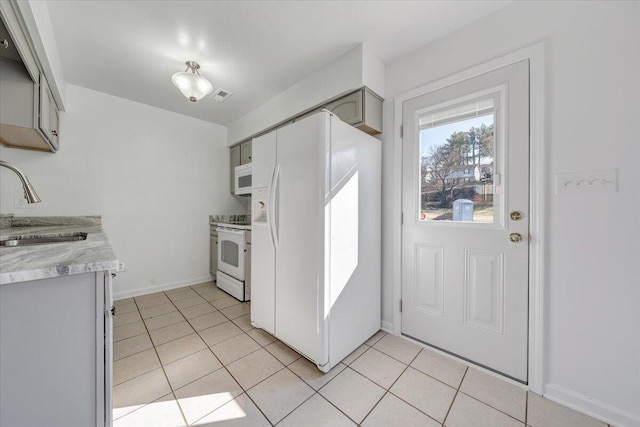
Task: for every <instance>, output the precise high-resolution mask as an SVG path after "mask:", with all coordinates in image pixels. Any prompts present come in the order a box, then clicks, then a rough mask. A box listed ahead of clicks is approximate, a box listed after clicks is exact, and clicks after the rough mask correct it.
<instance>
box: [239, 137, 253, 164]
mask: <svg viewBox="0 0 640 427" xmlns="http://www.w3.org/2000/svg"><path fill="white" fill-rule="evenodd" d="M247 163H251V141H245V142H243V143H242V144H240V164H241V165H245V164H247Z"/></svg>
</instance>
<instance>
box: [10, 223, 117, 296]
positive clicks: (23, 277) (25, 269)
mask: <svg viewBox="0 0 640 427" xmlns="http://www.w3.org/2000/svg"><path fill="white" fill-rule="evenodd" d="M76 232H84V233H87V239H86V240H81V241H76V242H64V243H52V244H44V245H33V246H17V247H4V246H0V285H4V284H9V283H17V282H24V281H28V280H38V279H47V278H51V277H58V276H66V275H72V274H80V273H88V272H94V271H104V270H115V269H117V268H118V260H117V259H116V256H115V254H114V252H113V249H112V248H111V245H110V244H109V240H108V239H107V235H106V234H105V232H104V230H103V229H102V225H101V220H100V217H12V216H3V217H2V218H0V239H1V240H4V239H7V238H10V237H14V236H20V235H34V234H38V235H47V236H55V235H60V234H65V233H76Z"/></svg>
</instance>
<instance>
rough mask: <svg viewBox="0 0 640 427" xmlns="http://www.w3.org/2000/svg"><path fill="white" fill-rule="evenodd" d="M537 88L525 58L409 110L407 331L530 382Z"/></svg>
mask: <svg viewBox="0 0 640 427" xmlns="http://www.w3.org/2000/svg"><path fill="white" fill-rule="evenodd" d="M528 94H529V64H528V61H521V62H518V63H516V64H513V65H510V66H508V67H504V68H501V69H498V70H495V71H492V72H489V73H486V74H483V75H480V76H477V77H474V78H471V79H468V80H465V81H462V82H460V83H457V84H454V85H451V86H447V87H445V88H442V89H439V90H436V91H433V92H430V93H427V94H425V95H422V96H420V97H417V98H413V99H411V100H408V101H406V102H404V103H403V107H402V108H403V128H404V134H405V135H404V138H403V196H402V200H403V202H402V203H403V208H402V209H403V217H404V219H405V220H404V224H403V226H402V242H403V243H402V245H403V246H402V301H403V308H402V333H403V334H404V335H407V336H410V337H412V338H415V339H417V340H420V341H422V342H425V343H427V344H430V345H433V346H435V347H437V348H440V349H443V350H445V351H447V352H450V353H453V354H456V355H458V356H460V357H463V358H465V359H468V360H470V361H473V362H475V363H478V364H480V365H483V366H485V367H488V368H490V369H493V370H495V371H498V372H501V373H503V374H505V375H507V376H510V377H512V378H515V379H517V380H519V381H522V382H526V381H527V327H528V325H527V319H528V254H529V252H528V232H529V229H528V222H529V221H528V210H529V192H528V188H529V181H528V176H529V157H528V153H529V98H528ZM510 211H520V212H522V213H523V220H520V221H515V220H513V219H511V218H510V217H509V215H508V213H509V212H510ZM511 233H519V234H521V235H522V236H523V241H521V242H517V243H514V242H512V241H510V238H509V236H510V234H511Z"/></svg>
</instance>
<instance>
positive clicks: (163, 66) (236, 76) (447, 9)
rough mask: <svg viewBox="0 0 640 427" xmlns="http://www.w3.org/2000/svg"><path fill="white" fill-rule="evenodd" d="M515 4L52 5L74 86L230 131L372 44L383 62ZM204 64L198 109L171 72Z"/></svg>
mask: <svg viewBox="0 0 640 427" xmlns="http://www.w3.org/2000/svg"><path fill="white" fill-rule="evenodd" d="M508 3H509V2H508V1H477V0H472V1H155V0H143V1H114V0H100V1H88V0H85V1H77V0H74V1H51V2H48V8H49V12H50V15H51V23H52V25H53V29H54V34H55V37H56V42H57V45H58V50H59V51H60V56H61V61H62V65H63V69H64V75H65V79H66V81H67V82H68V83H71V84H75V85H79V86H84V87H87V88H90V89H94V90H98V91H101V92H105V93H109V94H112V95H116V96H119V97H123V98H128V99H131V100H134V101H138V102H142V103H145V104H149V105H153V106H156V107H159V108H164V109H167V110H171V111H175V112H178V113H182V114H185V115H188V116H192V117H197V118H200V119H204V120H208V121H211V122H214V123H218V124H222V125H227V124H229V123H230V122H233V121H234V120H236V119H238V118H240V117H242V116H243V115H245V114H247V113H248V112H250V111H251V110H253V109H255V108H256V107H258V106H260V105H261V104H263V103H265V102H266V101H268V100H269V99H270V98H272V97H273V96H275V95H277V94H279V93H280V92H282V91H284V90H285V89H287V88H289V87H290V86H292V85H293V84H294V83H296V82H298V81H299V80H301V79H302V78H304V77H305V76H307V75H309V74H310V73H312V72H314V71H315V70H317V69H319V68H322V67H324V66H325V65H327V64H328V63H330V62H331V61H333V60H334V59H336V58H338V57H339V56H340V55H342V54H344V53H345V52H347V51H348V50H349V49H351V48H353V47H354V46H356V45H357V44H358V43H361V42H364V43H365V44H366V45H367V46H368V48H369V49H371V51H372V52H373V53H374V54H376V55H377V56H378V57H379V58H380V59H381V60H382V61H383V62H388V61H390V60H392V59H394V58H397V57H399V56H402V55H404V54H406V53H409V52H411V51H412V50H415V49H417V48H419V47H420V46H423V45H425V44H427V43H429V42H430V41H432V40H435V39H437V38H439V37H441V36H443V35H445V34H447V33H449V32H451V31H453V30H455V29H457V28H460V27H462V26H464V25H466V24H468V23H470V22H472V21H474V20H476V19H478V18H480V17H481V16H484V15H486V14H489V13H491V12H492V11H494V10H496V9H498V8H500V7H503V6H505V5H506V4H508ZM187 60H196V61H198V62H199V63H200V65H201V67H202V68H201V70H200V71H201V74H202V75H203V76H205V77H206V78H208V79H209V80H210V81H211V82H212V83H213V86H214V88H222V89H225V90H228V91H231V92H233V93H234V95H233V96H232V97H231V98H229V99H228V100H227V101H226V102H224V103H218V102H216V101H214V100H213V98H212V97H209V98H206V99H203V100H201V101H198V102H197V103H195V104H194V103H192V102H190V101H189V100H187V99H186V98H185V97H183V96H182V95H181V94H180V92H179V91H178V90H177V89H176V88H175V87H173V86H172V84H171V81H170V78H171V75H172V74H173V73H175V72H177V71H184V69H185V66H184V62H185V61H187Z"/></svg>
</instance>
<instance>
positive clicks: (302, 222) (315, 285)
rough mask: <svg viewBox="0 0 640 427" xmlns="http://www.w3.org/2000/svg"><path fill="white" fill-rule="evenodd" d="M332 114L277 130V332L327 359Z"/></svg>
mask: <svg viewBox="0 0 640 427" xmlns="http://www.w3.org/2000/svg"><path fill="white" fill-rule="evenodd" d="M328 126H329V116H328V114H317V115H315V116H311V117H308V118H306V119H305V120H302V121H300V122H296V123H293V124H291V125H289V126H286V127H284V128H282V129H279V130H278V144H277V145H278V153H277V158H278V170H279V173H278V174H277V179H276V186H275V189H276V190H275V191H276V193H275V196H274V197H273V200H274V203H275V204H276V206H275V212H276V221H275V223H276V224H275V234H276V236H275V237H276V239H275V240H276V253H277V255H276V277H277V280H276V308H277V309H276V324H275V326H276V336H277V337H278V338H281V339H282V341H284V342H286V343H288V344H290V345H292V346H295V348H296V350H298V351H299V352H301V353H303V354H304V355H306V356H307V357H309V358H310V359H312V360H314V361H316V362H317V363H324V361H322V360H321V359H322V357H321V354H320V348H321V347H320V337H319V334H318V318H319V301H318V298H319V297H320V295H323V292H322V286H323V284H324V256H325V254H324V221H325V217H324V212H325V207H324V194H325V177H326V176H327V175H326V171H325V167H326V159H327V158H328V153H329V143H328V131H329V128H328Z"/></svg>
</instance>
